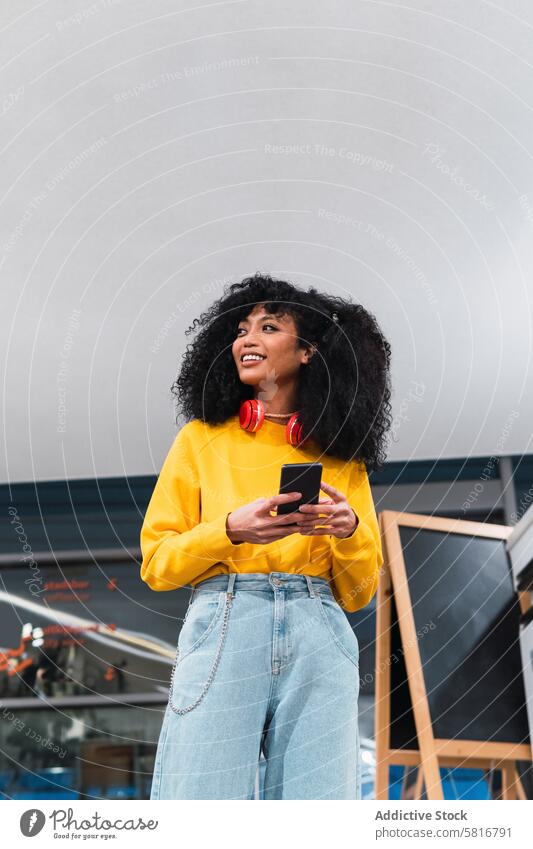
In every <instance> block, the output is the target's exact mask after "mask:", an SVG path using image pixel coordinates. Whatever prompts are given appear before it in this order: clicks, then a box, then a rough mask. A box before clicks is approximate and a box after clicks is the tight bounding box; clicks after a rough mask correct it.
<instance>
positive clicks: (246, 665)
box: [150, 572, 361, 799]
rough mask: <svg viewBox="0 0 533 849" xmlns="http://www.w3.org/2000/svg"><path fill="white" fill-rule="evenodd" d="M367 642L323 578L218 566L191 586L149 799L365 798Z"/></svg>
mask: <svg viewBox="0 0 533 849" xmlns="http://www.w3.org/2000/svg"><path fill="white" fill-rule="evenodd" d="M358 699H359V644H358V641H357V637H356V636H355V634H354V632H353V630H352V628H351V625H350V623H349V621H348V619H347V617H346V615H345V613H344V612H343V610H342V608H341V607H340V606H339V605H338V604H337V602H336V601H335V598H334V596H333V593H332V591H331V589H330V586H329V584H328V582H327V581H325V580H323V579H321V578H311V577H309V576H308V575H299V574H298V575H297V574H292V573H289V572H271V573H270V574H268V575H263V574H259V573H247V574H241V573H239V574H236V573H231V574H230V575H216V576H215V577H213V578H208V579H207V580H205V581H201V582H200V583H199V584H197V585H196V587H195V588H194V589H193V591H192V593H191V598H190V602H189V607H188V609H187V613H186V615H185V619H184V623H183V626H182V628H181V631H180V634H179V638H178V646H177V652H176V659H175V662H174V667H173V671H172V678H171V684H170V692H169V700H168V704H167V707H166V710H165V714H164V718H163V724H162V727H161V732H160V735H159V741H158V746H157V752H156V759H155V766H154V775H153V781H152V789H151V795H150V798H151V799H253V798H254V789H255V778H256V772H257V767H258V762H259V758H260V754H261V751H262V752H263V754H264V757H265V759H266V772H265V784H264V798H265V799H360V798H361V767H360V750H359V726H358Z"/></svg>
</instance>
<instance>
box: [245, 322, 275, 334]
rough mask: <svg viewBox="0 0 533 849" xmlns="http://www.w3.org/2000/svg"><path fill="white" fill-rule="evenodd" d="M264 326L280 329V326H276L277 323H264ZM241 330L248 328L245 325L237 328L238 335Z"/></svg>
mask: <svg viewBox="0 0 533 849" xmlns="http://www.w3.org/2000/svg"><path fill="white" fill-rule="evenodd" d="M263 327H271V328H272V329H273V330H277V329H278V328H277V327H276V326H275V324H263ZM241 330H246V328H245V327H239V328H237V336H238V335H239V333H240V332H241Z"/></svg>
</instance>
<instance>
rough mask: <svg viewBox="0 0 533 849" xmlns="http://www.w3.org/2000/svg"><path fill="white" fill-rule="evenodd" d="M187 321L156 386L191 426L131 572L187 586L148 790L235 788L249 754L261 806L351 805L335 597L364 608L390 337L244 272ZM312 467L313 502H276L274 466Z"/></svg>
mask: <svg viewBox="0 0 533 849" xmlns="http://www.w3.org/2000/svg"><path fill="white" fill-rule="evenodd" d="M199 322H200V325H201V327H202V329H201V331H200V332H199V334H198V336H197V338H196V340H195V342H194V344H193V345H190V346H188V347H187V352H186V354H185V356H184V360H183V363H182V366H181V370H180V373H179V375H178V377H177V379H176V381H175V383H174V384H173V390H174V394H175V396H176V398H177V400H178V405H179V407H180V408H181V410H182V412H183V413H184V414H185V416H186V418H187V419H189V421H188V422H187V423H186V424H185V425H184V426H183V427H182V428H181V430H180V431H179V433H178V435H177V437H176V438H175V440H174V443H173V445H172V447H171V449H170V452H169V454H168V456H167V458H166V460H165V462H164V464H163V467H162V469H161V473H160V475H159V478H158V481H157V484H156V487H155V489H154V492H153V495H152V498H151V500H150V504H149V505H148V509H147V512H146V516H145V519H144V524H143V527H142V530H141V548H142V555H143V560H142V564H141V578H142V580H143V581H145V582H146V583H147V584H148V585H149V586H150V587H151V588H152V589H153V590H156V591H166V590H173V589H176V588H177V587H182V586H184V585H186V584H190V585H192V587H193V589H192V593H191V598H190V602H189V607H188V610H187V613H186V616H185V619H184V623H183V626H182V628H181V631H180V633H179V639H178V646H177V653H176V659H175V663H174V667H173V670H172V676H171V684H170V693H169V701H168V704H167V708H166V711H165V715H164V719H163V725H162V728H161V733H160V737H159V742H158V747H157V753H156V761H155V768H154V777H153V782H152V790H151V798H152V799H252V798H254V781H255V777H256V771H257V765H258V760H259V758H260V753H261V751H262V752H263V754H264V756H265V758H266V774H265V782H264V792H265V798H266V799H357V798H360V765H359V733H358V706H357V702H358V696H359V647H358V641H357V638H356V636H355V634H354V632H353V630H352V628H351V626H350V624H349V622H348V619H347V618H346V616H345V614H344V613H343V610H342V609H341V608H343V609H344V610H346V611H355V610H358V609H360V608H362V607H364V606H365V605H366V604H368V602H369V601H370V600H371V598H372V596H373V595H374V593H375V591H376V588H377V578H378V570H379V568H380V566H381V564H382V562H383V558H382V553H381V543H380V536H379V529H378V524H377V520H376V514H375V510H374V504H373V501H372V495H371V492H370V486H369V482H368V476H367V469H374V468H378V467H379V466H380V464H381V462H382V460H383V459H384V458H383V456H382V453H383V449H384V439H385V434H386V431H387V429H388V428H389V426H390V403H389V398H390V386H389V361H390V347H389V344H388V342H387V341H386V340H385V338H384V337H383V335H382V333H381V331H380V329H379V327H378V325H377V323H376V321H375V319H374V318H373V317H372V316H371V315H370V314H369V313H368V312H367V311H366V310H364V309H363V307H362V306H360V305H357V304H352V303H351V302H349V301H345V300H343V299H341V298H339V297H334V296H331V295H329V294H323V293H319V292H318V291H316V290H315V289H310V290H309V291H307V292H306V291H303V290H301V289H299V288H297V287H296V286H293V285H292V284H290V283H288V282H285V281H282V280H275V279H272V278H271V277H268V276H262V275H259V274H256V275H255V276H253V277H249V278H245V279H244V280H243V281H242V282H241V283H236V284H233V285H232V286H230V288H229V291H228V292H225V294H224V296H223V297H222V298H220V299H219V300H218V301H217V302H216V303H214V304H213V305H212V307H211V308H210V309H209V310H208V311H207V312H206V313H203V314H202V315H201V317H200V319H199ZM193 328H194V325H193V327H192V328H189V330H188V331H187V332H190V330H192V329H193ZM241 413H242V419H241V415H240V414H241ZM263 413H264V418H262V415H263ZM295 414H297V415H295ZM247 416H248V418H246V417H247ZM315 461H316V462H320V463H322V465H323V474H322V481H323V482H322V485H321V489H322V491H323V492H324V493H325V496H326V497H325V498H324V499H321V500H320V502H319V504H314V505H313V504H307V505H306V504H304V505H302V506H301V507H300V509H299V510H294V511H293V512H292V513H290V514H288V515H279V516H278V515H276V513H275V511H276V508H277V507H278V505H280V504H282V503H284V502H290V501H298V499H299V497H300V494H299V493H298V492H294V493H289V494H284V495H279V494H278V492H279V483H280V472H281V466H282V464H284V463H306V462H315Z"/></svg>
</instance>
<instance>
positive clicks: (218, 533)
mask: <svg viewBox="0 0 533 849" xmlns="http://www.w3.org/2000/svg"><path fill="white" fill-rule="evenodd" d="M227 516H228V512H227V511H226V512H225V513H222V514H221V515H220V516H217V518H216V519H212V520H211V521H210V522H202V523H201V527H202V549H203V553H204V555H205V557H209V558H214V559H215V560H226V559H227V558H228V557H232V556H233V554H234V552H236V551H238V550H239V548H240V547H241V545H242V543H240V542H235V543H234V542H232V541H231V540H230V538H229V536H228V534H227V532H226V519H227ZM198 527H199V526H198Z"/></svg>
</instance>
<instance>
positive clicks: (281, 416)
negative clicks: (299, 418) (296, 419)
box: [265, 413, 294, 419]
mask: <svg viewBox="0 0 533 849" xmlns="http://www.w3.org/2000/svg"><path fill="white" fill-rule="evenodd" d="M287 416H294V413H265V418H267V417H269V418H274V419H286V418H287Z"/></svg>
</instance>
